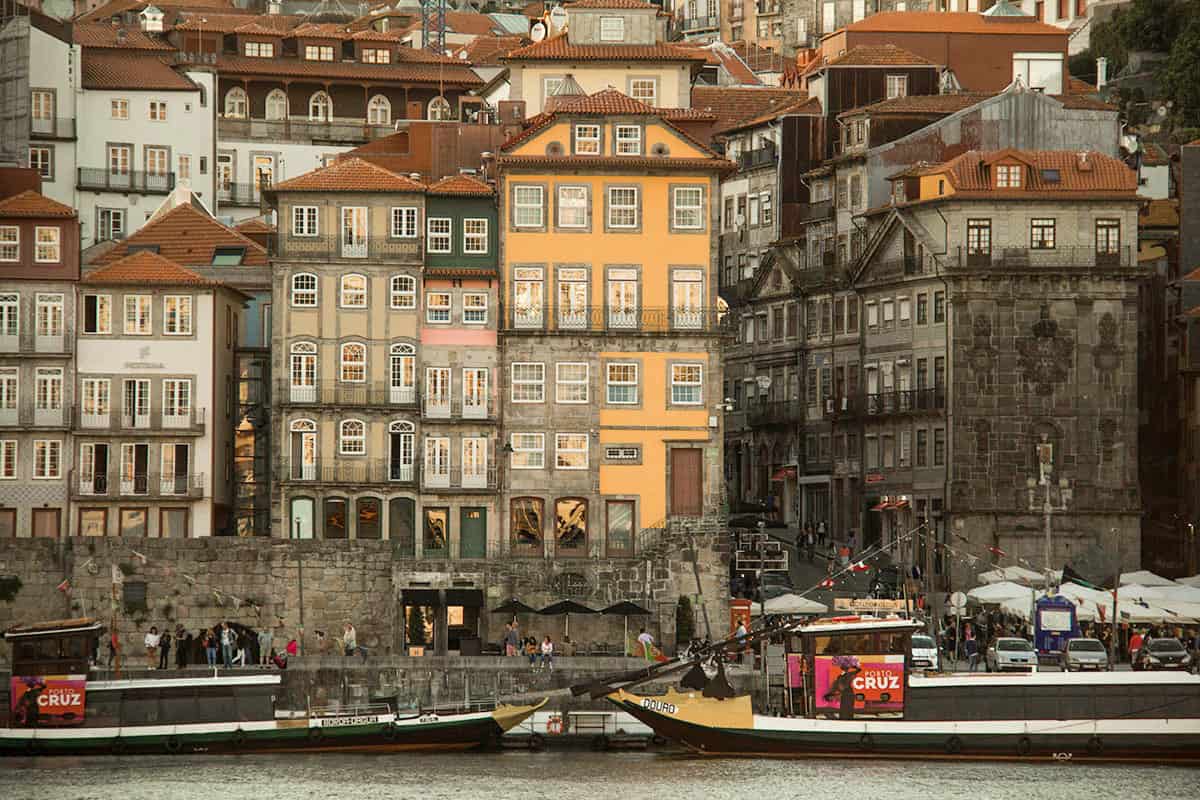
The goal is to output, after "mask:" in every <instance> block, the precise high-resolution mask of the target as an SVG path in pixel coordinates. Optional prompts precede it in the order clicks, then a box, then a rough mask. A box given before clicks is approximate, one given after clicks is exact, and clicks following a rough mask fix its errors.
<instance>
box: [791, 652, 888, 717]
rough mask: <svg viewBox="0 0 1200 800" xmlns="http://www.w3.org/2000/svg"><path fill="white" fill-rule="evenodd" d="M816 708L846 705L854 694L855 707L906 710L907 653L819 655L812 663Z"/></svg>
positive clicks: (873, 710)
mask: <svg viewBox="0 0 1200 800" xmlns="http://www.w3.org/2000/svg"><path fill="white" fill-rule="evenodd" d="M813 671H814V673H815V675H814V680H815V682H816V706H817V708H836V709H840V708H842V707H843V701H844V700H846V693H847V692H849V693H851V694H853V697H854V701H853V702H854V710H855V711H856V712H858V711H862V712H864V713H868V714H870V713H874V712H877V711H903V710H904V656H903V655H875V656H851V655H846V656H817V657H816V659H815V662H814V665H813Z"/></svg>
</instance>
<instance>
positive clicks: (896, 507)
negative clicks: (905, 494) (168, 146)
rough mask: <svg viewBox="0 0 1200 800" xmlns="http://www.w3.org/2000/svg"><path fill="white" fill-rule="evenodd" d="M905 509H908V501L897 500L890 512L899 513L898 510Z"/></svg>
mask: <svg viewBox="0 0 1200 800" xmlns="http://www.w3.org/2000/svg"><path fill="white" fill-rule="evenodd" d="M905 508H908V501H907V500H897V501H896V502H894V503H892V510H893V511H900V510H902V509H905Z"/></svg>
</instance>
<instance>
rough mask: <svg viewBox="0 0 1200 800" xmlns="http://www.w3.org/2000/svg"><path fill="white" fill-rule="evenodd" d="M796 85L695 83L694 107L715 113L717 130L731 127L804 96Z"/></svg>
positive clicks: (715, 127) (693, 92) (714, 128)
mask: <svg viewBox="0 0 1200 800" xmlns="http://www.w3.org/2000/svg"><path fill="white" fill-rule="evenodd" d="M802 96H803V95H802V93H800V92H798V91H796V90H795V89H779V88H776V87H773V86H761V87H755V86H695V87H693V88H692V108H694V109H700V110H703V111H706V112H708V113H711V114H714V115H716V118H717V121H716V124H715V125H714V126H713V130H714V132H715V133H720V132H721V131H726V130H729V129H730V128H733V127H735V126H737V125H738V124H740V123H742V122H744V121H745V120H748V119H753V118H755V117H758V116H761V115H763V114H766V113H767V112H769V111H770V110H772V109H774V108H782V107H783V106H784V105H785V104H791V103H793V102H795V101H796V100H797V99H799V98H800V97H802Z"/></svg>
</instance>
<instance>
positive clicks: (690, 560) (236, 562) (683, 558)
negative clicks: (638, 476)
mask: <svg viewBox="0 0 1200 800" xmlns="http://www.w3.org/2000/svg"><path fill="white" fill-rule="evenodd" d="M728 559H729V546H728V541H727V534H726V533H725V526H724V520H722V519H718V518H716V517H711V518H700V519H695V520H672V521H671V522H670V524H669V525H668V526H667V528H666V529H664V530H662V531H661V532H660V533H659V534H658V535H657V536H655V537H654V538H653V539H649V538H646V539H643V546H642V548H641V552H640V553H639V555H638V556H637V557H636V558H632V559H586V558H583V559H555V560H551V559H541V558H509V559H504V560H486V559H477V560H455V561H426V560H413V559H411V558H403V557H401V555H400V554H399V553H398V552H397V548H396V546H395V544H393V543H391V542H388V541H362V540H349V541H328V540H306V541H293V540H278V539H258V538H255V539H232V538H205V539H188V540H157V539H110V538H97V539H80V538H64V539H57V540H52V539H19V540H13V539H10V540H4V541H0V630H3V629H6V628H8V627H10V626H12V625H15V624H18V623H22V622H24V623H28V622H34V621H38V620H47V619H60V618H68V617H79V616H95V617H99V618H100V619H102V620H104V621H105V623H106V624H108V623H110V622H112V621H114V620H115V625H116V630H117V633H118V637H119V640H120V643H121V647H122V649H123V652H124V655H125V658H126V659H127V663H136V664H137V665H141V664H142V663H144V651H143V650H142V640H143V637H144V635H145V634H146V632H147V631H148V630H149V629H150V626H152V625H154V626H157V627H158V629H159V631H162V630H164V628H169V629H171V630H174V629H175V628H176V626H177V625H181V626H183V628H184V629H185V630H187V631H190V632H192V633H193V634H194V633H196V632H197V631H199V630H201V629H203V628H206V627H210V626H212V625H215V624H217V623H218V622H220V621H222V620H231V621H233V622H237V623H241V624H243V625H246V626H248V627H250V628H254V629H256V630H261V629H262V628H263V627H269V628H271V629H272V631H273V632H274V634H275V637H276V644H277V645H278V644H280V643H281V642H283V641H286V638H290V637H291V636H295V635H297V633H298V632H299V630H300V628H301V624H302V623H303V627H304V629H305V635H304V637H303V638H302V640H301V646H302V648H303V650H304V651H305V652H311V653H315V652H316V640H315V638H314V635H313V631H315V630H325V631H328V632H331V633H332V634H334V635H337V634H340V632H341V630H342V625H343V623H345V622H346V621H350V622H353V623H354V625H355V628H356V630H357V633H358V642H359V644H361V645H364V646H366V647H367V648H368V649H369V650H370V652H371V653H373V654H375V655H379V656H384V655H397V654H400V653H401V652H402V650H401V647H402V643H403V629H404V625H403V621H402V618H401V593H402V592H403V590H405V589H408V588H422V589H429V588H435V589H436V588H446V589H449V588H460V589H461V588H471V589H477V590H480V591H481V592H482V593H483V596H484V605H485V606H486V608H485V609H484V613H482V614H481V618H480V631H479V633H480V635H481V637H482V638H483V640H484V641H485V642H496V641H499V639H500V637H501V633H502V628H503V623H504V622H505V621H506V620H505V618H503V617H502V616H501V615H496V614H490V613H487V609H490V608H493V607H495V606H497V605H499V604H500V603H501V602H503V601H504V600H506V599H508V598H510V597H516V598H518V599H520V600H521V601H522V602H524V603H526V604H528V605H529V606H532V607H534V608H540V607H542V606H544V605H548V604H550V603H552V602H554V601H557V600H560V599H564V591H567V590H569V592H570V594H569V596H570V597H571V598H572V599H575V600H577V601H579V602H581V603H583V604H585V605H588V606H590V607H592V608H597V609H598V608H602V607H604V606H607V605H610V604H612V603H615V602H618V601H620V600H631V601H633V602H635V603H638V604H640V605H642V606H644V607H645V608H647V609H649V610H650V611H651V612H652V616H651V617H649V618H648V619H647V618H630V620H629V626H630V629H631V632H636V630H637V628H638V627H639V626H640V625H643V624H644V625H646V627H647V628H648V629H649V630H650V631H651V632H652V633H653V634H654V635H655V637H656V639H657V640H658V641H659V642H662V643H667V644H668V649H669V646H670V645H672V644H673V642H674V633H675V612H676V603H677V602H678V599H679V597H680V596H681V595H687V596H689V597H690V598H691V599H692V601H693V607H694V610H695V617H696V619H695V623H696V630H697V631H698V632H700V633H704V632H705V622H704V620H705V616H706V612H707V617H708V619H709V620H710V621H711V625H712V632H713V634H714V635H718V634H721V633H723V632H726V631H727V630H728V626H729V621H728V620H729V588H728ZM114 570H116V572H117V573H118V574H119V577H120V581H121V583H122V585H121V586H118V587H116V588H115V590H114V580H113V572H114ZM14 577H15V578H16V579H19V581H20V588H19V589H16V590H14V589H13V588H12V587H13V584H14V582H13V578H14ZM64 581H69V590H68V591H64V590H63V589H60V588H58V587H59V586H60V585H62V584H63V582H64ZM697 581H699V585H700V589H699V591H698V590H697ZM5 587H8V588H7V589H6V588H5ZM143 589H144V592H143ZM701 594H702V595H703V605H701V604H700V603H699V602H698V599H699V595H701ZM114 597H116V598H117V600H116V602H114V600H113V598H114ZM302 598H303V599H302ZM114 607H115V610H114ZM521 623H522V627H523V629H524V630H525V632H526V633H533V634H534V635H539V636H540V635H542V634H550V635H551V636H554V637H555V638H556V640H559V641H561V635H562V633H563V630H564V623H565V620H564V619H563V618H562V617H540V616H523V617H521ZM623 626H624V620H623V619H622V618H620V617H615V618H614V617H609V616H600V615H589V616H574V617H572V618H571V620H570V627H571V638H572V639H573V640H575V641H576V642H585V643H587V642H608V643H611V644H613V645H619V643H620V642H621V640H622V636H623V632H622V631H623ZM9 657H10V655H9V649H8V646H7V644H3V643H0V663H6V662H8V660H9ZM129 659H133V660H134V661H133V662H129ZM173 659H174V655H173V654H172V660H173Z"/></svg>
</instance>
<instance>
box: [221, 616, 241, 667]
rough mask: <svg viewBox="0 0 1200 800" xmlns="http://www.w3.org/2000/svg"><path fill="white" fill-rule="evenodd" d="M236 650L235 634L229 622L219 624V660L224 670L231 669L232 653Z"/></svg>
mask: <svg viewBox="0 0 1200 800" xmlns="http://www.w3.org/2000/svg"><path fill="white" fill-rule="evenodd" d="M236 649H237V634H236V633H234V630H233V628H232V627H231V626H230V625H229V622H228V621H226V622H222V623H221V660H222V662H223V663H224V664H225V669H233V653H234V651H235V650H236Z"/></svg>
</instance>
